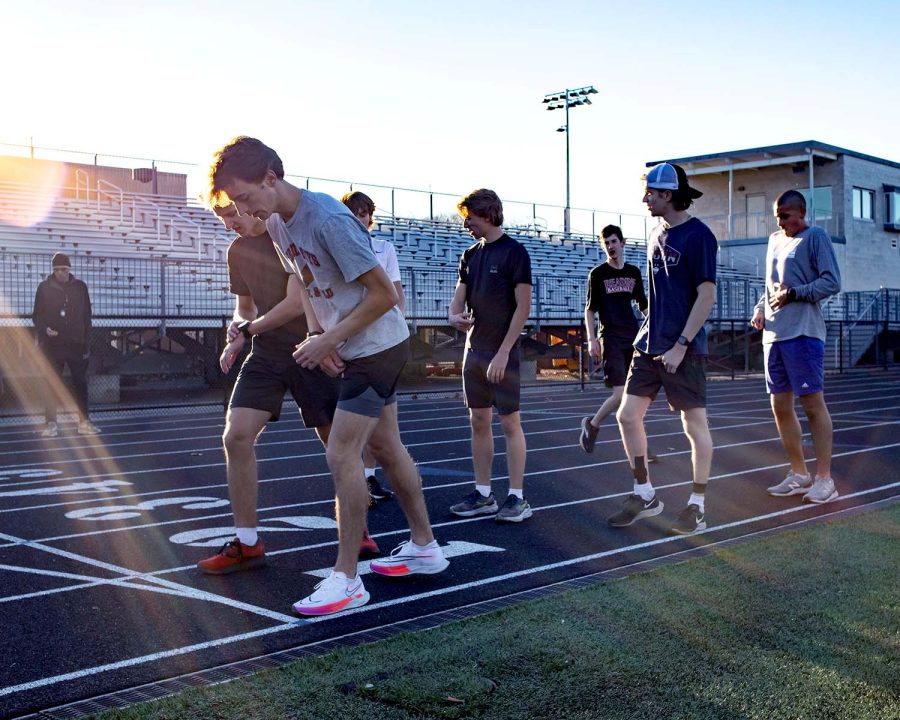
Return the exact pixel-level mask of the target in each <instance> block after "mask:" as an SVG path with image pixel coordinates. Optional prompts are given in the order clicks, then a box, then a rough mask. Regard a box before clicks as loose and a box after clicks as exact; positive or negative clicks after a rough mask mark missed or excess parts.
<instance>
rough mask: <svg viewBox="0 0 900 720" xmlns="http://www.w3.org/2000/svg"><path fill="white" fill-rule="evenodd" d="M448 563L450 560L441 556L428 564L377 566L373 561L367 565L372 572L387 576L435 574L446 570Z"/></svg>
mask: <svg viewBox="0 0 900 720" xmlns="http://www.w3.org/2000/svg"><path fill="white" fill-rule="evenodd" d="M448 565H450V561H449V560H448V559H447V558H445V557H442V558H441V562H440V563H431V564H429V565H420V566H418V567H410V566H409V565H407V564H406V563H403V564H400V563H398V564H397V565H381V566H378V565H376V564H375V563H374V562H373V563H371V564H370V565H369V569H370V570H371V571H372V572H374V573H378V574H379V575H385V576H387V577H406V576H408V575H437V574H438V573H440V572H443V571H444V570H446V569H447V566H448Z"/></svg>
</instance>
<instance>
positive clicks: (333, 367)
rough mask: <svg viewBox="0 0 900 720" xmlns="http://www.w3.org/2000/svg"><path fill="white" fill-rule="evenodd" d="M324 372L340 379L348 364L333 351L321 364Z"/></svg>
mask: <svg viewBox="0 0 900 720" xmlns="http://www.w3.org/2000/svg"><path fill="white" fill-rule="evenodd" d="M319 367H320V368H321V369H322V372H323V373H325V374H326V375H328V376H330V377H340V376H341V374H342V373H343V372H344V370H345V368H346V367H347V364H346V363H345V362H344V361H343V360H341V356H340V355H338V354H337V352H336V351H332V352H331V354H330V355H327V356H326V357H325V359H324V360H323V361H322V362H321V363H319Z"/></svg>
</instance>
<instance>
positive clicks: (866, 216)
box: [853, 187, 875, 220]
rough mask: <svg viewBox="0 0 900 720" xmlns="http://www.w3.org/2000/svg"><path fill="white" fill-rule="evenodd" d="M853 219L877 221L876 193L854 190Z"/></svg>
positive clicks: (860, 189) (861, 189) (859, 189)
mask: <svg viewBox="0 0 900 720" xmlns="http://www.w3.org/2000/svg"><path fill="white" fill-rule="evenodd" d="M853 217H855V218H857V219H858V220H874V219H875V192H874V191H873V190H864V189H863V188H856V187H855V188H853Z"/></svg>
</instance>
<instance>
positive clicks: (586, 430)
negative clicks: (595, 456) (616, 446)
mask: <svg viewBox="0 0 900 720" xmlns="http://www.w3.org/2000/svg"><path fill="white" fill-rule="evenodd" d="M598 432H600V428H595V427H594V426H593V425H591V418H589V417H586V418H583V419H582V421H581V440H580V441H579V442H580V444H581V449H582V450H584V451H585V452H586V453H592V452H594V443H596V442H597V433H598Z"/></svg>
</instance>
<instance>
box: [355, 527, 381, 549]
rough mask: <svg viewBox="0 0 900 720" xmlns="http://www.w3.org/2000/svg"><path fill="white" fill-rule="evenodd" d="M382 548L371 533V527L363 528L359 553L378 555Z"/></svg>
mask: <svg viewBox="0 0 900 720" xmlns="http://www.w3.org/2000/svg"><path fill="white" fill-rule="evenodd" d="M380 552H381V550H380V549H379V548H378V543H377V542H375V540H374V539H373V538H372V536H371V535H369V528H366V529H365V530H363V537H362V542H361V543H360V544H359V554H360V555H378V553H380Z"/></svg>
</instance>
